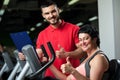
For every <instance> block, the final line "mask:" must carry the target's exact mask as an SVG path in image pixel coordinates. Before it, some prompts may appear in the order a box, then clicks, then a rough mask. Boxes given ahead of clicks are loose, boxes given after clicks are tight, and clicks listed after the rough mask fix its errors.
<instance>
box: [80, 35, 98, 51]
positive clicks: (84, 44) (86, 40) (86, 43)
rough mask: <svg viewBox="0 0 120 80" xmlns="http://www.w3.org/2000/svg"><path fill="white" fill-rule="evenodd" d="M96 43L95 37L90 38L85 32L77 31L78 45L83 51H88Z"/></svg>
mask: <svg viewBox="0 0 120 80" xmlns="http://www.w3.org/2000/svg"><path fill="white" fill-rule="evenodd" d="M95 44H96V39H92V38H91V36H90V35H89V34H87V33H79V45H80V46H81V48H82V49H83V51H85V52H89V51H90V50H91V49H93V48H94V45H95Z"/></svg>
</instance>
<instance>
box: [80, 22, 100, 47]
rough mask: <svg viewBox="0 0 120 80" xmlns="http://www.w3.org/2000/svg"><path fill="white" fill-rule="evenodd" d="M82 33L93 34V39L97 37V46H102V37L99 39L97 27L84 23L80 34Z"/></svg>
mask: <svg viewBox="0 0 120 80" xmlns="http://www.w3.org/2000/svg"><path fill="white" fill-rule="evenodd" d="M80 33H87V34H89V35H90V36H91V38H92V39H94V38H97V41H96V43H97V46H100V39H99V34H98V31H97V29H96V28H95V27H93V26H91V25H89V24H87V25H84V26H82V27H81V28H80V30H79V32H78V34H80Z"/></svg>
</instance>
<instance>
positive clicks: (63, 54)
mask: <svg viewBox="0 0 120 80" xmlns="http://www.w3.org/2000/svg"><path fill="white" fill-rule="evenodd" d="M58 48H59V50H56V56H57V57H58V58H66V57H67V54H66V51H65V50H64V48H63V47H62V46H61V45H58Z"/></svg>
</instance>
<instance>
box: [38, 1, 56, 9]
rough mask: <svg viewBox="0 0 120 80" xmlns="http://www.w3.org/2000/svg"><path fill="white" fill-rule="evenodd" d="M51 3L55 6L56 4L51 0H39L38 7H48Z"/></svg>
mask: <svg viewBox="0 0 120 80" xmlns="http://www.w3.org/2000/svg"><path fill="white" fill-rule="evenodd" d="M53 4H54V5H56V6H57V4H56V3H55V2H53V1H52V0H41V3H40V8H44V7H48V6H50V5H53Z"/></svg>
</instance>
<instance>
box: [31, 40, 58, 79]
mask: <svg viewBox="0 0 120 80" xmlns="http://www.w3.org/2000/svg"><path fill="white" fill-rule="evenodd" d="M47 45H48V48H49V50H50V52H51V54H52V58H51V59H50V60H49V62H47V63H46V64H45V65H44V66H42V67H41V68H40V69H39V70H38V71H37V72H35V73H33V74H31V75H29V78H32V79H33V78H35V77H36V76H38V75H39V74H40V73H41V72H43V71H44V70H45V69H47V68H48V67H49V66H50V65H51V64H52V63H53V62H54V60H55V57H56V56H55V51H54V49H53V47H52V44H51V43H50V42H47Z"/></svg>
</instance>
